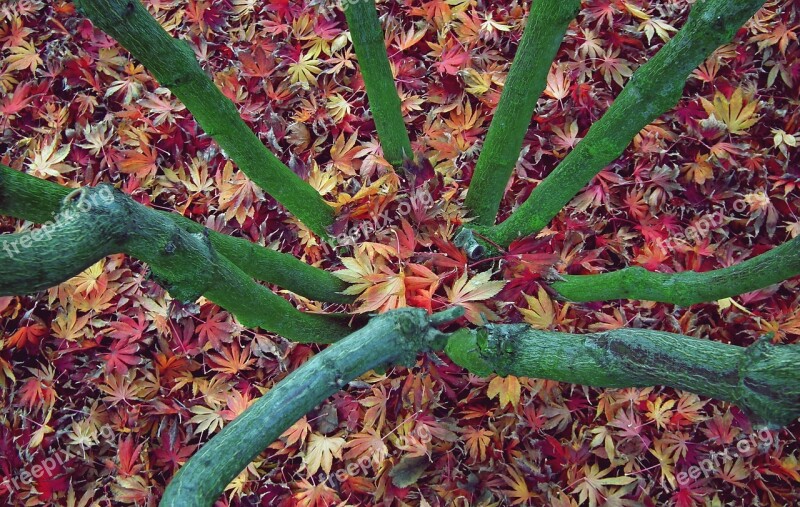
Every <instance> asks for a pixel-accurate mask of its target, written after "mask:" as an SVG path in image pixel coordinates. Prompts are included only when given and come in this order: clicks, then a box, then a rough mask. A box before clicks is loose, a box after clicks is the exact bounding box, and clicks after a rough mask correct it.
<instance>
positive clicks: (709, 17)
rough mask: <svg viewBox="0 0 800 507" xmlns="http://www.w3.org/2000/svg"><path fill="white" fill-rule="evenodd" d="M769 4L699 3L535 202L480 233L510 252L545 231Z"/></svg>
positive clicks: (743, 0)
mask: <svg viewBox="0 0 800 507" xmlns="http://www.w3.org/2000/svg"><path fill="white" fill-rule="evenodd" d="M763 3H764V0H740V1H737V2H729V1H728V0H698V1H697V2H695V4H694V6H693V7H692V12H691V13H690V14H689V19H688V20H687V21H686V24H685V25H684V26H683V28H682V29H681V30H680V32H678V33H677V34H676V35H675V37H673V38H672V40H670V41H669V42H668V43H667V44H665V45H664V47H663V48H661V50H660V51H659V52H658V53H656V55H655V56H653V58H651V59H650V60H648V61H647V63H645V64H644V65H642V66H641V67H640V68H639V69H637V71H636V72H635V73H634V74H633V76H631V79H630V80H629V81H628V83H627V85H626V86H625V88H624V89H623V90H622V92H621V93H620V94H619V96H618V97H617V98H616V100H614V103H613V104H612V105H611V107H609V109H608V111H606V113H605V114H604V115H603V117H602V118H600V120H598V121H597V122H595V123H594V124H593V125H592V127H591V128H590V129H589V131H588V132H587V133H586V137H584V138H583V140H581V141H580V142H579V143H578V144H577V146H575V149H573V150H572V151H571V152H570V153H569V155H567V157H566V158H564V160H562V161H561V163H560V164H559V165H558V166H557V167H556V168H555V170H553V172H552V173H551V174H550V175H548V176H547V177H546V178H545V179H544V180H543V181H542V182H541V183H539V185H538V186H537V187H536V188H534V189H533V192H532V193H531V195H530V197H528V199H527V200H526V201H525V202H524V203H523V204H522V205H521V206H520V207H519V208H518V209H517V210H516V211H514V213H512V214H511V216H510V217H509V218H508V219H507V220H505V221H504V222H503V223H501V224H499V225H497V226H495V227H491V228H486V229H480V228H477V229H476V230H477V231H478V232H479V233H481V234H482V235H484V236H486V237H487V238H488V239H490V240H491V241H492V242H494V243H497V244H499V245H501V246H504V247H505V246H508V245H509V244H510V243H511V242H512V241H514V240H515V239H517V238H519V237H522V236H529V235H531V234H535V233H536V232H538V231H540V230H542V229H543V228H544V227H545V226H546V225H547V224H548V223H549V222H550V220H552V219H553V217H555V216H556V215H557V214H558V213H559V211H561V209H562V208H563V207H564V206H565V205H566V204H567V203H568V202H569V201H570V200H571V199H572V198H573V197H574V196H575V194H577V193H578V192H579V191H580V190H581V189H582V188H583V187H584V186H586V184H587V183H589V182H590V181H591V179H592V178H593V177H594V176H595V175H596V174H597V173H598V172H600V171H601V170H602V169H603V168H604V167H606V166H607V165H608V164H610V163H611V162H612V161H613V160H614V159H616V158H617V157H618V156H620V155H621V154H622V152H623V151H624V150H625V148H626V147H627V146H628V144H629V143H630V142H631V140H632V139H633V137H634V136H635V135H636V134H637V133H639V131H640V130H641V129H643V128H644V127H645V126H647V125H648V124H649V123H650V122H651V121H653V120H654V119H656V118H657V117H658V116H660V115H661V114H662V113H664V112H665V111H667V110H669V109H670V108H672V107H673V106H674V105H675V104H677V102H678V100H679V99H680V97H681V95H682V92H683V86H684V83H685V81H686V78H687V76H688V75H689V73H690V72H691V71H692V70H693V69H694V68H695V67H697V66H698V65H699V64H700V63H702V62H703V61H704V60H705V59H706V57H708V55H709V54H710V53H711V52H712V51H714V49H716V48H717V47H719V46H720V45H722V44H725V43H727V42H729V41H730V40H731V39H732V38H733V36H734V35H735V34H736V31H737V30H738V28H739V27H741V26H742V24H744V22H745V21H747V19H748V18H750V16H752V15H753V14H754V13H755V12H756V11H757V10H758V8H759V7H760V6H761V5H762V4H763Z"/></svg>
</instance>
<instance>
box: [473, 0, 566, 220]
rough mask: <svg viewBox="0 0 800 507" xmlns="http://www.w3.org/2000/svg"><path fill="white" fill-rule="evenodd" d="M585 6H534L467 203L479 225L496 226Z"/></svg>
mask: <svg viewBox="0 0 800 507" xmlns="http://www.w3.org/2000/svg"><path fill="white" fill-rule="evenodd" d="M580 5H581V3H580V0H538V1H536V2H533V4H532V5H531V12H530V14H529V15H528V22H527V25H526V27H525V31H524V32H523V34H522V40H521V41H520V43H519V48H518V49H517V53H516V55H515V56H514V63H513V64H512V65H511V70H510V71H509V73H508V77H507V79H506V83H505V87H504V88H503V93H502V95H501V96H500V102H499V103H498V104H497V109H496V110H495V112H494V117H493V118H492V124H491V125H490V126H489V132H488V134H487V135H486V141H485V142H484V144H483V149H482V150H481V154H480V157H478V162H477V164H476V166H475V172H474V174H473V176H472V180H471V181H470V184H469V193H468V194H467V199H466V201H464V205H465V206H466V207H467V209H469V210H470V211H471V212H472V214H473V215H474V216H475V217H476V220H475V222H474V223H475V224H479V225H492V224H494V219H495V216H496V215H497V210H498V208H499V207H500V201H501V200H502V199H503V194H504V193H505V189H506V185H507V184H508V179H509V178H510V177H511V172H512V171H513V170H514V166H515V165H516V163H517V159H518V158H519V153H520V150H521V149H522V141H523V140H524V139H525V133H526V132H527V131H528V126H529V125H530V122H531V115H532V114H533V110H534V108H535V107H536V101H537V100H538V98H539V95H541V94H542V91H543V90H544V88H545V85H546V84H547V74H548V72H549V71H550V63H551V62H552V61H553V59H554V58H555V56H556V53H557V52H558V48H559V47H560V46H561V41H562V40H563V38H564V32H565V31H566V30H567V26H568V25H569V23H570V21H572V20H573V19H574V18H575V15H576V14H577V12H578V10H579V9H580Z"/></svg>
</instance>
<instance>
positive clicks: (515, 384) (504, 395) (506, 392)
mask: <svg viewBox="0 0 800 507" xmlns="http://www.w3.org/2000/svg"><path fill="white" fill-rule="evenodd" d="M521 393H522V391H521V386H520V384H519V379H518V378H517V377H515V376H514V375H509V376H507V377H495V378H493V379H492V381H491V382H489V388H488V389H487V390H486V395H487V396H488V397H489V399H490V400H493V399H495V398H497V397H498V396H499V397H500V407H505V406H506V405H508V404H509V403H511V405H512V406H513V407H514V408H516V407H517V404H518V403H519V398H520V395H521Z"/></svg>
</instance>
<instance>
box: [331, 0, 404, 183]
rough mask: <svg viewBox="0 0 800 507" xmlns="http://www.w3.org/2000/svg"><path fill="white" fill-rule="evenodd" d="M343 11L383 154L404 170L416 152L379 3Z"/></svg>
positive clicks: (362, 2) (363, 1) (367, 0)
mask: <svg viewBox="0 0 800 507" xmlns="http://www.w3.org/2000/svg"><path fill="white" fill-rule="evenodd" d="M343 8H344V14H345V17H346V18H347V25H348V27H349V28H350V36H351V37H352V39H353V47H354V48H355V50H356V57H357V58H358V66H359V69H360V70H361V75H362V76H363V77H364V86H365V87H366V89H367V98H368V99H369V108H370V111H372V118H373V119H374V120H375V129H376V130H377V131H378V138H379V139H380V141H381V147H382V148H383V155H384V157H386V160H387V161H388V162H389V163H390V164H392V166H394V167H395V168H396V169H400V168H401V167H402V166H403V162H404V161H405V160H411V159H413V157H414V153H413V152H412V150H411V141H410V140H409V138H408V129H407V128H406V124H405V121H403V113H402V111H401V109H400V97H399V96H398V94H397V88H396V87H395V84H394V76H393V75H392V67H391V65H390V63H389V57H388V55H387V54H386V45H385V43H384V41H383V30H382V29H381V24H380V20H379V19H378V11H377V9H376V7H375V1H374V0H359V1H357V2H345V3H344V7H343Z"/></svg>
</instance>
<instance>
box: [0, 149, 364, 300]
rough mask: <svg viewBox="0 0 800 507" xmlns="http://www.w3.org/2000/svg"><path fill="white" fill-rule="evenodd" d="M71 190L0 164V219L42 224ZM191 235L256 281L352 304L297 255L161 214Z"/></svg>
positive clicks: (338, 284)
mask: <svg viewBox="0 0 800 507" xmlns="http://www.w3.org/2000/svg"><path fill="white" fill-rule="evenodd" d="M70 191H71V189H70V188H67V187H63V186H61V185H58V184H56V183H52V182H50V181H46V180H42V179H39V178H35V177H33V176H30V175H28V174H25V173H22V172H19V171H15V170H13V169H11V168H10V167H8V166H5V165H3V164H0V215H7V216H11V217H14V218H20V219H22V220H30V221H31V222H34V223H37V224H43V223H45V222H48V221H50V220H52V219H53V217H54V216H55V215H56V213H58V210H59V209H60V207H61V200H62V199H63V198H64V197H65V196H66V195H67V194H69V192H70ZM159 213H161V214H162V215H163V216H165V217H167V218H169V219H170V220H172V221H173V222H175V223H176V224H177V225H178V226H180V227H181V228H183V229H184V230H186V231H188V232H204V231H208V232H207V233H208V237H209V239H210V240H211V244H212V246H213V247H214V249H215V250H216V251H217V253H219V254H220V255H224V256H225V257H227V258H228V260H230V261H231V262H233V263H234V264H235V265H236V266H237V267H238V268H239V269H241V270H242V271H244V272H245V273H247V274H248V275H250V276H251V277H253V278H255V279H256V280H262V281H265V282H269V283H272V284H275V285H277V286H278V287H281V288H283V289H287V290H289V291H292V292H294V293H295V294H299V295H301V296H303V297H306V298H309V299H313V300H315V301H325V302H329V303H352V302H353V300H354V299H355V298H353V297H352V296H348V295H345V294H342V293H341V292H342V291H344V290H345V289H347V287H349V284H347V283H345V282H343V281H342V280H340V279H339V278H337V277H335V276H333V275H332V274H330V273H329V272H327V271H325V270H322V269H319V268H315V267H313V266H309V265H308V264H306V263H305V262H303V261H301V260H299V259H296V258H295V257H294V256H292V255H289V254H286V253H283V252H278V251H275V250H271V249H269V248H265V247H263V246H261V245H258V244H256V243H253V242H251V241H248V240H246V239H242V238H234V237H232V236H228V235H226V234H220V233H218V232H216V231H209V230H208V229H206V228H205V227H204V226H202V225H201V224H198V223H197V222H194V221H192V220H190V219H188V218H186V217H184V216H182V215H179V214H177V213H168V212H161V211H160V212H159Z"/></svg>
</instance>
